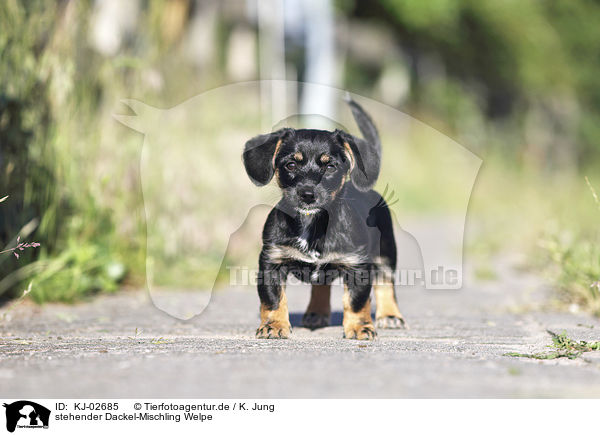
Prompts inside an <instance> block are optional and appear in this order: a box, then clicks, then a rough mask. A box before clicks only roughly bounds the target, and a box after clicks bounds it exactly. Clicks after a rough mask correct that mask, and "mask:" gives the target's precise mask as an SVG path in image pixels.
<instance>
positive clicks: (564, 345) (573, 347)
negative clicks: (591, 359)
mask: <svg viewBox="0 0 600 435" xmlns="http://www.w3.org/2000/svg"><path fill="white" fill-rule="evenodd" d="M547 332H548V334H550V335H551V336H552V345H551V346H548V347H550V348H552V349H553V350H551V351H547V352H538V353H518V352H509V353H505V354H504V356H513V357H520V358H532V359H540V360H544V359H557V358H569V359H575V358H578V357H580V356H581V354H583V353H584V352H591V351H594V350H600V341H592V342H589V343H588V342H587V341H577V340H573V339H571V338H569V337H567V334H566V332H563V333H562V334H556V333H555V332H552V331H549V330H547Z"/></svg>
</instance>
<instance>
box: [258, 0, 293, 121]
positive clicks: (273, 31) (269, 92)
mask: <svg viewBox="0 0 600 435" xmlns="http://www.w3.org/2000/svg"><path fill="white" fill-rule="evenodd" d="M257 12H258V14H257V15H258V56H259V74H260V75H259V78H260V79H261V80H272V81H271V82H270V83H269V84H265V83H263V84H262V85H261V89H260V93H261V123H262V129H263V131H268V130H270V129H271V127H272V126H273V125H275V124H276V123H277V122H279V121H280V120H281V119H283V118H284V117H285V116H286V87H285V81H284V80H285V40H284V28H283V20H284V17H283V1H281V0H258V1H257Z"/></svg>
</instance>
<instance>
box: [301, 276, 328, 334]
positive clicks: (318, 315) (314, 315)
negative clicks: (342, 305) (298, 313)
mask: <svg viewBox="0 0 600 435" xmlns="http://www.w3.org/2000/svg"><path fill="white" fill-rule="evenodd" d="M330 323H331V285H316V284H313V286H312V289H311V292H310V302H309V303H308V307H306V312H305V313H304V316H303V317H302V326H304V327H305V328H308V329H313V330H314V329H318V328H324V327H326V326H329V325H330Z"/></svg>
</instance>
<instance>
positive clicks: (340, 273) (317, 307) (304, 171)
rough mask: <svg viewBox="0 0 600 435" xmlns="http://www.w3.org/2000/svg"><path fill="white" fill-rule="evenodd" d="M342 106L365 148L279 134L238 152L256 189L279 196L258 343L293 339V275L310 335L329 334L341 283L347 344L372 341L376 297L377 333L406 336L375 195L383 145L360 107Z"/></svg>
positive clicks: (388, 236) (266, 242) (344, 137)
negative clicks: (305, 286)
mask: <svg viewBox="0 0 600 435" xmlns="http://www.w3.org/2000/svg"><path fill="white" fill-rule="evenodd" d="M348 104H349V106H350V109H351V110H352V114H353V116H354V119H355V121H356V122H357V124H358V127H359V129H360V131H361V133H362V135H363V136H364V139H361V138H358V137H355V136H353V135H351V134H349V133H346V132H344V131H341V130H335V131H333V132H331V131H323V130H312V129H301V130H296V129H292V128H283V129H281V130H278V131H275V132H273V133H270V134H263V135H259V136H256V137H254V138H252V139H250V140H249V141H248V142H246V145H245V147H244V153H243V161H244V166H245V168H246V172H247V173H248V176H249V177H250V179H251V180H252V182H253V183H254V184H256V185H258V186H264V185H266V184H267V183H269V182H270V181H271V179H272V178H273V177H275V179H276V180H277V183H278V185H279V187H280V188H281V190H282V193H283V195H282V199H281V200H280V201H279V203H278V204H277V205H276V206H275V207H274V208H273V210H272V211H271V212H270V214H269V216H268V218H267V221H266V223H265V226H264V230H263V236H262V238H263V247H262V251H261V253H260V257H259V272H258V277H257V282H258V296H259V298H260V319H261V321H260V326H259V327H258V329H257V331H256V337H257V338H288V337H289V336H290V333H291V325H290V321H289V313H288V308H287V299H286V295H285V282H286V278H287V276H288V274H290V273H291V274H293V275H294V276H296V277H297V278H299V279H301V280H302V281H304V282H308V283H311V284H312V291H311V300H310V303H309V305H308V308H307V310H306V313H305V314H304V317H303V325H304V326H306V327H308V328H311V329H315V328H318V327H323V326H327V325H328V324H329V321H330V314H331V307H330V286H331V282H332V281H333V280H334V279H336V278H337V277H342V279H343V282H344V300H343V302H344V317H343V327H344V337H345V338H350V339H358V340H372V339H374V338H375V336H376V332H375V327H374V325H373V320H372V318H371V305H370V295H371V288H373V287H374V292H375V301H376V313H375V317H376V324H377V326H378V327H381V328H401V327H403V326H404V320H403V318H402V315H401V314H400V311H399V310H398V306H397V303H396V297H395V294H394V278H393V270H394V269H395V267H396V243H395V241H394V231H393V226H392V218H391V215H390V211H389V209H388V206H387V204H386V202H385V200H384V199H383V198H382V197H381V195H379V194H378V193H377V192H375V191H374V190H371V188H372V187H373V185H374V184H375V182H376V181H377V177H378V175H379V168H380V162H381V144H380V141H379V136H378V133H377V130H376V128H375V126H374V124H373V122H372V121H371V118H370V117H369V116H368V115H367V114H366V113H365V112H364V110H363V109H362V107H361V106H359V105H358V104H357V103H356V102H354V101H352V100H348Z"/></svg>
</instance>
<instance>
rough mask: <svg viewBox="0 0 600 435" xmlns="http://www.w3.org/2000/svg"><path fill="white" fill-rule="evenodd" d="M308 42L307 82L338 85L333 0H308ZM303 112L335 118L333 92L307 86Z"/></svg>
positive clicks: (303, 94) (306, 11)
mask: <svg viewBox="0 0 600 435" xmlns="http://www.w3.org/2000/svg"><path fill="white" fill-rule="evenodd" d="M302 4H303V6H304V16H305V41H306V75H305V81H306V82H307V83H317V84H320V85H326V86H335V46H334V25H335V24H334V18H333V8H332V5H331V0H305V1H304V2H303V3H302ZM300 111H301V113H305V114H320V115H323V116H326V117H328V118H331V119H333V118H334V117H335V109H334V100H333V92H331V91H328V90H326V89H324V88H321V87H317V86H306V87H305V88H304V91H303V93H302V100H301V103H300Z"/></svg>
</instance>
